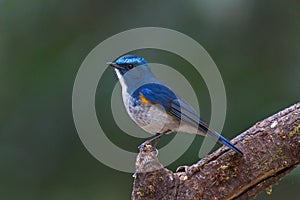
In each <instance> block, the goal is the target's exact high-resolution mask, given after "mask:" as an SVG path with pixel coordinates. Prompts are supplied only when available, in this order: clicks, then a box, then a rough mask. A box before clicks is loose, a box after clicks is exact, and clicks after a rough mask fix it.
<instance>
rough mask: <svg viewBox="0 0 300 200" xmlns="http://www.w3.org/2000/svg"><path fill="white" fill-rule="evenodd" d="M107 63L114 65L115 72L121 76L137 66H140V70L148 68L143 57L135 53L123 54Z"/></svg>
mask: <svg viewBox="0 0 300 200" xmlns="http://www.w3.org/2000/svg"><path fill="white" fill-rule="evenodd" d="M107 64H108V65H110V66H111V67H114V68H115V70H116V72H117V74H120V75H122V76H124V74H125V73H127V72H128V71H131V70H133V69H135V68H137V67H139V68H141V70H143V69H144V70H147V68H149V67H148V65H147V64H148V63H147V61H146V60H145V59H144V58H141V57H139V56H135V55H125V56H122V57H120V58H118V59H117V60H116V61H115V62H108V63H107Z"/></svg>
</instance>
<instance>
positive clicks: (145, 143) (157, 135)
mask: <svg viewBox="0 0 300 200" xmlns="http://www.w3.org/2000/svg"><path fill="white" fill-rule="evenodd" d="M163 135H165V134H164V133H156V135H155V136H154V137H152V138H150V139H149V140H146V141H145V142H143V143H142V144H141V145H140V146H139V147H138V148H139V150H140V151H142V150H143V149H144V147H145V146H146V145H147V144H150V143H151V142H153V141H154V140H155V143H154V146H153V147H154V148H155V149H156V147H157V144H158V142H159V140H160V137H161V136H163Z"/></svg>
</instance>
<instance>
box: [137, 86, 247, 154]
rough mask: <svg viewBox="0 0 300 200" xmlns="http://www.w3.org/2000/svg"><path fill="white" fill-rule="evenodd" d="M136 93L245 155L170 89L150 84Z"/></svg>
mask: <svg viewBox="0 0 300 200" xmlns="http://www.w3.org/2000/svg"><path fill="white" fill-rule="evenodd" d="M135 93H136V94H135V95H138V94H142V96H143V97H144V98H145V99H147V100H148V101H149V102H151V103H152V104H159V105H161V106H162V107H163V108H164V109H165V111H166V112H167V113H169V114H170V115H172V116H174V117H175V118H176V119H178V120H183V121H184V122H186V123H188V124H190V125H192V126H194V127H197V128H198V130H199V131H200V132H201V133H203V134H204V135H206V134H208V135H209V136H210V137H211V138H212V139H213V140H214V141H216V142H219V143H221V144H224V145H226V146H228V147H229V148H231V149H232V150H234V151H235V152H237V153H239V154H240V155H243V153H242V152H241V151H240V150H239V149H238V148H236V147H235V146H234V145H233V144H231V143H230V142H229V141H228V140H227V139H226V138H224V137H223V136H221V135H220V134H219V133H217V132H216V131H214V130H212V129H210V128H209V127H208V125H207V124H206V123H205V122H204V121H203V120H202V119H201V118H200V116H199V115H198V113H197V112H196V111H195V110H194V109H193V108H192V107H191V106H190V105H189V104H188V103H186V102H184V101H183V100H181V99H180V98H179V97H178V96H176V94H175V93H174V92H172V90H171V89H169V88H168V87H166V86H164V85H161V84H156V83H150V84H146V85H143V86H142V87H140V88H139V89H137V91H136V92H135Z"/></svg>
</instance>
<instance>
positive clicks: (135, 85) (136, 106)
mask: <svg viewBox="0 0 300 200" xmlns="http://www.w3.org/2000/svg"><path fill="white" fill-rule="evenodd" d="M109 64H110V65H111V66H113V67H114V68H115V71H116V73H117V75H118V77H119V79H120V82H121V85H122V90H123V92H122V94H123V101H124V103H125V107H126V109H127V111H128V114H129V115H130V117H131V118H132V119H133V120H134V121H135V122H136V123H137V124H138V125H139V126H140V127H141V128H143V129H145V130H146V131H148V132H150V133H156V134H165V133H170V132H173V131H177V130H182V131H185V132H188V133H194V134H201V135H208V136H210V137H211V138H212V139H213V140H214V141H216V142H219V143H221V144H224V145H226V146H228V147H229V148H231V149H232V150H234V151H235V152H237V153H238V154H240V155H243V153H242V151H240V150H239V149H238V148H236V147H235V146H234V145H233V144H232V143H230V142H229V141H228V140H227V139H226V138H224V137H223V136H221V135H220V134H218V133H217V132H216V131H214V130H212V129H210V128H209V127H208V125H207V124H206V123H205V122H204V121H203V120H202V119H201V118H200V116H199V115H198V113H197V112H196V111H195V110H194V109H193V108H192V107H191V106H190V105H189V104H188V103H186V102H185V101H184V100H182V99H181V98H180V97H178V96H177V95H176V94H175V93H174V92H173V91H172V90H171V89H170V88H169V87H167V86H166V85H164V84H163V83H162V82H160V81H159V80H157V79H156V77H155V76H154V75H153V74H152V72H151V70H150V68H149V66H148V65H147V61H146V60H145V59H143V58H141V57H138V56H133V55H126V56H123V57H121V58H119V59H118V60H117V61H116V62H114V63H109ZM155 138H157V137H155Z"/></svg>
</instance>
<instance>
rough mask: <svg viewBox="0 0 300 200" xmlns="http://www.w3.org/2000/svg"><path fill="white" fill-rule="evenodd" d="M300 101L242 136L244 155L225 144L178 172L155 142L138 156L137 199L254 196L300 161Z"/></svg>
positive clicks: (239, 142) (238, 139) (240, 144)
mask: <svg viewBox="0 0 300 200" xmlns="http://www.w3.org/2000/svg"><path fill="white" fill-rule="evenodd" d="M299 132H300V103H297V104H295V105H293V106H291V107H289V108H287V109H285V110H283V111H281V112H279V113H277V114H275V115H273V116H271V117H269V118H267V119H265V120H263V121H261V122H258V123H256V124H255V125H254V126H253V127H251V128H250V129H248V130H247V131H245V132H244V133H242V134H240V135H239V136H237V137H236V138H235V139H233V140H232V141H231V142H232V143H233V144H235V145H236V146H237V147H238V148H239V149H241V150H242V151H243V152H244V156H243V157H240V156H239V155H237V154H236V153H235V152H233V151H231V150H229V149H228V148H227V147H221V148H220V149H218V150H217V151H215V152H214V153H212V154H210V155H208V156H207V157H205V158H204V159H202V160H200V161H199V162H198V163H196V164H194V165H192V166H188V167H184V168H180V169H178V170H177V172H176V173H173V172H171V171H170V170H168V169H166V168H164V167H163V166H162V165H161V164H160V163H159V161H158V159H157V156H156V152H155V151H154V150H153V148H152V147H151V146H150V145H149V146H147V147H146V149H145V150H143V151H141V152H140V153H139V155H138V157H137V160H136V174H135V180H134V184H133V191H132V199H134V200H137V199H249V198H253V197H255V196H256V195H257V194H258V193H260V192H261V191H262V190H264V189H266V188H267V187H269V186H271V185H273V184H275V183H276V182H278V181H279V180H280V179H281V178H282V177H283V176H285V175H286V174H287V173H289V172H290V171H291V170H292V169H294V168H295V167H296V166H297V165H298V164H299V163H300V134H299Z"/></svg>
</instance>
